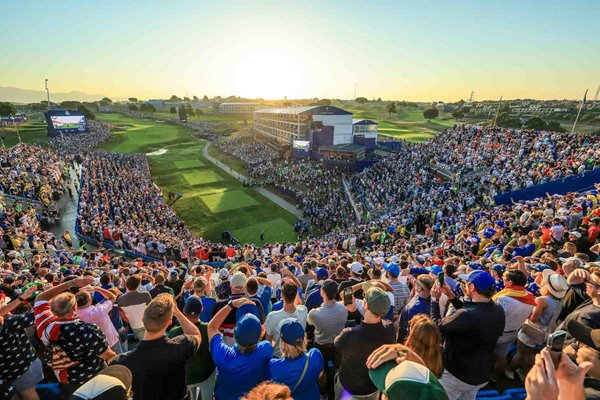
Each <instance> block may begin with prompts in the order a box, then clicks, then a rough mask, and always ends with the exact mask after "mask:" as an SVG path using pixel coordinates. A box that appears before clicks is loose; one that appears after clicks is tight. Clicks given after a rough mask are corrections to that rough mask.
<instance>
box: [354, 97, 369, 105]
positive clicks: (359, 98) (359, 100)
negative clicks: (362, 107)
mask: <svg viewBox="0 0 600 400" xmlns="http://www.w3.org/2000/svg"><path fill="white" fill-rule="evenodd" d="M356 102H357V103H358V104H365V103H368V102H369V99H367V98H366V97H357V98H356Z"/></svg>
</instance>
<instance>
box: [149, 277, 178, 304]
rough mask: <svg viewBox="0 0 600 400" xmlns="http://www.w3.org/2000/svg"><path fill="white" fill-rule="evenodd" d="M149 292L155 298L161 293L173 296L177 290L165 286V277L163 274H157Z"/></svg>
mask: <svg viewBox="0 0 600 400" xmlns="http://www.w3.org/2000/svg"><path fill="white" fill-rule="evenodd" d="M148 293H150V296H152V298H153V299H154V298H155V297H156V296H158V295H159V294H161V293H167V294H170V295H171V296H174V295H175V292H174V291H173V289H172V288H171V287H169V286H165V277H164V275H163V274H157V275H156V277H154V287H153V288H152V289H150V290H149V291H148Z"/></svg>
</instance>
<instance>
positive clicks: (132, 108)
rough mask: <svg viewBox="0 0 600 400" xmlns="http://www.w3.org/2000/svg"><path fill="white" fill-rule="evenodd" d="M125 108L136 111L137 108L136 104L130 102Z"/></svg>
mask: <svg viewBox="0 0 600 400" xmlns="http://www.w3.org/2000/svg"><path fill="white" fill-rule="evenodd" d="M127 108H129V109H130V110H131V111H137V110H138V106H136V105H135V104H130V105H128V106H127Z"/></svg>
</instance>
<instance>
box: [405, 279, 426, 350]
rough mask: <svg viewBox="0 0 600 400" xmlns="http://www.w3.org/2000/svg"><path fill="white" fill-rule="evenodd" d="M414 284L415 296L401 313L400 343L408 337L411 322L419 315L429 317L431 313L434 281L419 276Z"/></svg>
mask: <svg viewBox="0 0 600 400" xmlns="http://www.w3.org/2000/svg"><path fill="white" fill-rule="evenodd" d="M413 282H414V286H413V288H414V290H415V294H414V296H413V298H412V299H410V301H409V302H408V304H407V305H406V306H405V307H404V309H403V310H402V312H401V313H400V320H399V322H398V325H399V327H398V343H403V342H404V339H406V337H407V336H408V330H409V326H410V325H409V324H410V320H411V319H412V318H413V317H414V316H415V315H417V314H426V315H429V314H430V312H431V294H430V291H431V288H432V286H433V283H434V280H433V278H432V277H431V276H429V275H419V276H418V277H417V278H416V279H414V280H413Z"/></svg>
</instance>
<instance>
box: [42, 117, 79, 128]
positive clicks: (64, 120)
mask: <svg viewBox="0 0 600 400" xmlns="http://www.w3.org/2000/svg"><path fill="white" fill-rule="evenodd" d="M50 119H51V120H52V127H54V129H59V130H60V129H77V130H80V129H85V117H84V116H83V115H56V116H51V117H50Z"/></svg>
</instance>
